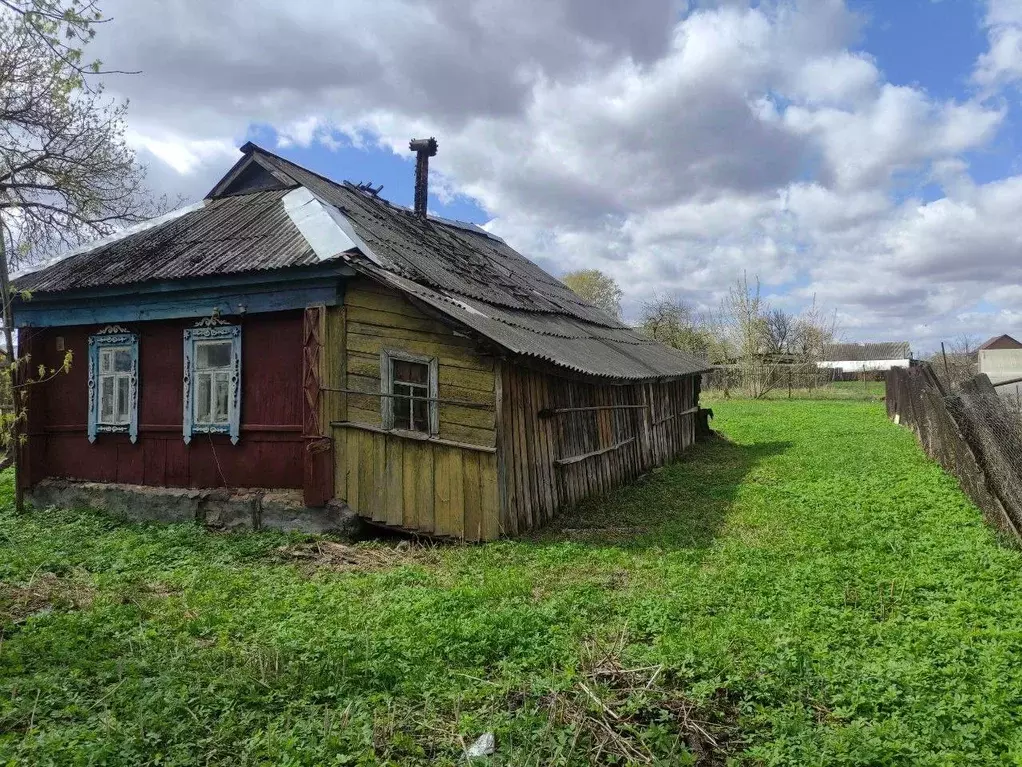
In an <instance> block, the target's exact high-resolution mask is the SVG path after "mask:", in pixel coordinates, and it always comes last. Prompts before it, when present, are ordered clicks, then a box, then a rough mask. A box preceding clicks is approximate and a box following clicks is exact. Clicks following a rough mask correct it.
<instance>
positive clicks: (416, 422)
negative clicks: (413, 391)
mask: <svg viewBox="0 0 1022 767" xmlns="http://www.w3.org/2000/svg"><path fill="white" fill-rule="evenodd" d="M412 417H413V421H412V428H413V429H414V430H415V431H424V432H429V403H428V402H426V401H425V400H423V399H414V400H412Z"/></svg>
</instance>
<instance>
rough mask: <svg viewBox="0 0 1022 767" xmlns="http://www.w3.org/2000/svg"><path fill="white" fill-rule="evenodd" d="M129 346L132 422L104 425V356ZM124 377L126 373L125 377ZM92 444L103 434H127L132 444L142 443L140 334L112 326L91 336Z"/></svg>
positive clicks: (89, 423)
mask: <svg viewBox="0 0 1022 767" xmlns="http://www.w3.org/2000/svg"><path fill="white" fill-rule="evenodd" d="M117 347H125V348H127V349H128V351H129V352H130V353H131V368H130V369H129V370H128V372H127V377H128V422H127V423H103V422H102V421H101V420H100V410H101V407H102V402H100V395H101V391H100V390H101V388H102V387H101V386H100V378H101V377H102V374H101V372H100V364H99V362H100V353H101V352H102V351H106V350H110V349H114V348H117ZM122 375H123V374H122ZM87 428H88V437H89V442H90V443H94V442H95V441H96V438H97V437H98V435H100V434H127V435H128V439H130V440H131V441H132V443H134V442H137V441H138V334H137V333H132V332H131V331H129V330H126V329H124V328H122V327H119V326H117V325H110V326H108V327H106V328H103V329H102V330H100V331H99V332H98V333H95V334H93V335H91V336H89V420H88V427H87Z"/></svg>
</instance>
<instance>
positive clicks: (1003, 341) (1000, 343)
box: [978, 334, 1022, 352]
mask: <svg viewBox="0 0 1022 767" xmlns="http://www.w3.org/2000/svg"><path fill="white" fill-rule="evenodd" d="M990 349H1022V343H1019V342H1018V341H1016V340H1015V339H1014V338H1012V337H1011V336H1009V335H1006V334H1005V335H999V336H994V337H993V338H991V339H989V340H988V341H986V343H984V344H983V345H982V346H980V347H979V349H978V351H981V352H982V351H987V350H990Z"/></svg>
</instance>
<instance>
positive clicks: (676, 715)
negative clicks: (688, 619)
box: [546, 632, 738, 767]
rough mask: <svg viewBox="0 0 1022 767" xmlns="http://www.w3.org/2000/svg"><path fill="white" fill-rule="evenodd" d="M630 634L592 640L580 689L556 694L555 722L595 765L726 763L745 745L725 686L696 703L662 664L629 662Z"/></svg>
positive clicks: (552, 701) (551, 704)
mask: <svg viewBox="0 0 1022 767" xmlns="http://www.w3.org/2000/svg"><path fill="white" fill-rule="evenodd" d="M626 643H627V639H626V637H625V634H624V632H622V633H621V634H620V635H619V636H618V637H616V638H615V639H614V640H612V641H611V642H610V643H600V642H598V641H595V640H591V641H589V642H586V643H585V645H584V649H583V658H582V665H581V668H580V672H581V678H580V679H579V680H578V681H577V683H576V685H575V688H574V689H571V690H569V691H566V692H557V693H551V694H549V695H548V696H547V698H546V706H547V708H548V710H549V712H550V716H551V719H552V721H554V722H555V723H557V724H559V725H562V726H567V727H570V728H571V729H573V730H574V731H575V743H576V745H578V746H584V747H586V748H588V749H589V754H588V761H589V762H590V763H591V764H618V763H621V762H622V761H623V762H625V763H628V764H659V763H663V760H665V759H670V760H677V761H679V762H680V761H681V760H682V759H683V758H684V756H685V755H686V752H687V755H688V757H689V758H690V759H691V760H692V763H694V764H697V765H706V766H708V767H716V766H717V765H724V764H725V763H726V760H727V757H728V755H729V754H731V753H733V752H734V750H735V746H736V745H737V743H738V738H737V735H738V731H737V728H736V727H735V721H736V719H737V711H736V710H735V708H734V706H733V705H732V704H731V703H729V702H728V700H727V696H726V694H725V692H724V691H723V690H721V691H719V692H718V694H717V695H716V696H715V697H714V698H713V699H712V700H711V701H709V702H700V701H696V700H695V699H694V698H693V697H692V696H690V695H688V694H686V693H685V692H684V691H683V690H682V689H680V688H679V687H678V686H677V683H678V680H677V679H675V678H674V677H673V675H672V673H671V672H670V671H669V670H668V669H666V668H665V667H664V666H663V665H654V666H640V667H628V666H626V665H625V664H623V663H622V661H621V655H622V652H623V650H624V648H625V645H626Z"/></svg>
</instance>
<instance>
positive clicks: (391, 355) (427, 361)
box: [380, 349, 440, 437]
mask: <svg viewBox="0 0 1022 767" xmlns="http://www.w3.org/2000/svg"><path fill="white" fill-rule="evenodd" d="M395 360H397V361H399V362H417V363H419V364H420V365H426V366H427V367H428V370H429V374H428V379H429V381H428V384H429V386H428V393H429V401H428V402H427V403H426V404H427V408H426V412H427V414H428V418H427V420H428V421H429V432H428V434H429V436H431V437H435V436H437V435H439V434H440V408H439V406H438V403H437V399H438V398H439V396H440V364H439V361H438V360H437V358H436V357H427V356H424V355H421V354H411V353H409V352H405V351H402V350H400V349H384V350H382V351H381V352H380V394H382V395H383V396H382V397H380V417H381V419H382V422H383V428H384V429H386V430H387V431H393V432H397V433H406V434H426V432H421V431H413V430H411V429H398V428H395V427H394V397H393V396H392V395H393V394H394V365H393V362H394V361H395Z"/></svg>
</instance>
